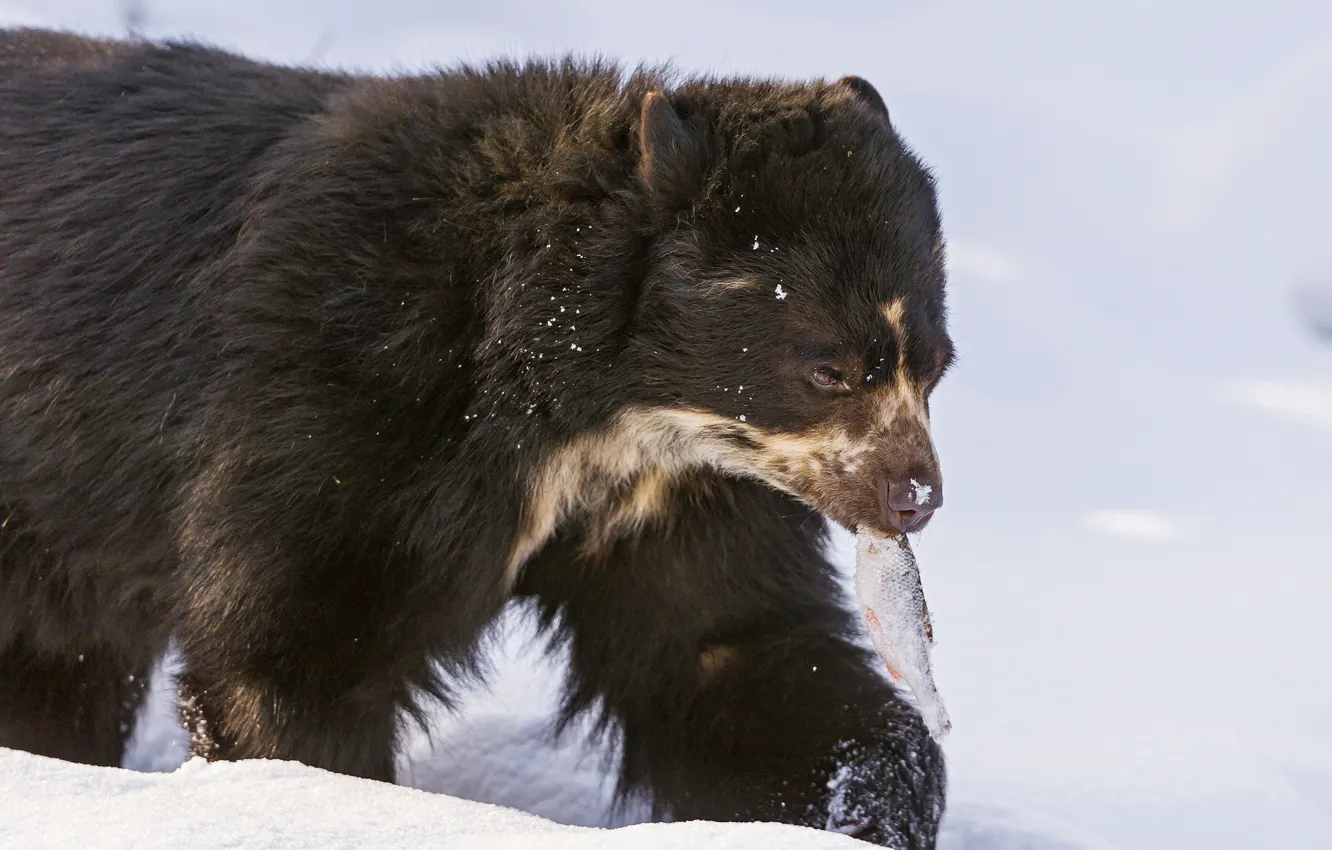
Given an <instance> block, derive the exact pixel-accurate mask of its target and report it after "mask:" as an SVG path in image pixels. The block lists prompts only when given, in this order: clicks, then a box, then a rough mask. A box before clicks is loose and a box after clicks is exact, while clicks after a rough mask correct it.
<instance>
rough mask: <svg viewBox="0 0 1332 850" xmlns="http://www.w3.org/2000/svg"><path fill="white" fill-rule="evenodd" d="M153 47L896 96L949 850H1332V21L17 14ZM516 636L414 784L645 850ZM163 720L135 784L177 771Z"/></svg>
mask: <svg viewBox="0 0 1332 850" xmlns="http://www.w3.org/2000/svg"><path fill="white" fill-rule="evenodd" d="M136 10H137V11H136ZM129 12H133V14H127V13H129ZM128 19H132V21H133V26H135V27H138V28H139V29H141V30H142V31H143V32H144V33H145V34H147V35H149V36H151V37H165V36H181V35H190V36H195V37H198V38H201V39H204V40H206V41H209V42H212V43H214V44H217V45H220V46H224V47H228V48H233V49H236V50H239V51H242V52H245V53H247V54H250V55H253V56H257V57H264V58H269V59H274V60H279V61H285V62H292V63H316V64H325V65H337V66H344V67H345V66H352V67H356V68H360V69H364V70H376V71H396V70H409V69H421V68H425V67H428V66H429V65H430V64H432V63H445V64H447V63H449V62H453V61H456V60H460V59H470V60H480V59H485V58H487V57H490V56H494V55H496V54H507V55H514V54H530V53H542V54H546V53H553V52H564V51H568V50H576V51H580V52H599V53H604V54H607V55H611V56H616V57H619V58H622V59H624V60H625V61H627V62H635V61H639V60H652V61H655V60H661V59H672V60H674V61H675V62H676V63H677V65H678V66H679V67H681V68H682V69H685V70H691V71H708V72H716V73H724V74H731V73H748V74H761V75H780V76H786V77H809V76H830V77H836V76H840V75H843V74H859V75H862V76H864V77H867V78H868V79H869V80H871V81H872V82H873V83H874V84H875V85H876V86H877V87H878V88H879V90H880V91H881V92H882V93H883V94H884V96H885V99H886V100H887V101H888V103H889V106H890V109H891V110H892V113H893V118H894V122H895V123H896V124H897V126H898V127H899V129H900V130H901V131H902V132H903V134H904V135H905V136H906V138H907V139H908V140H909V142H910V143H911V144H912V145H913V146H914V147H915V148H916V149H917V150H918V151H919V152H920V153H921V154H922V155H923V156H924V158H925V159H926V160H927V161H929V162H930V163H931V164H932V165H933V166H934V168H935V169H936V170H937V173H938V176H939V180H940V185H941V191H942V204H943V212H944V217H945V224H946V228H947V232H948V234H949V241H950V273H951V292H952V295H951V300H952V310H953V330H954V335H955V338H956V340H957V342H958V347H959V350H960V352H961V360H960V363H959V365H958V368H957V369H956V371H955V372H954V373H953V375H952V376H951V377H950V378H949V379H948V380H947V381H946V382H945V383H944V386H943V387H942V388H941V389H940V390H939V393H938V395H937V401H936V402H935V405H934V420H935V426H936V435H937V439H938V442H939V447H940V450H941V453H942V456H943V459H944V469H945V474H946V476H947V478H948V493H949V496H948V498H949V502H948V505H947V507H946V508H945V509H944V510H943V511H942V512H941V514H940V516H939V517H938V518H937V520H936V521H935V523H934V524H933V525H932V526H931V527H930V529H929V531H928V532H927V533H926V535H925V536H924V539H923V540H922V541H921V543H920V545H919V547H918V553H919V555H920V559H921V563H922V568H923V570H924V579H925V586H926V591H927V592H928V594H929V596H930V608H931V612H932V613H933V614H934V618H935V629H936V634H937V635H938V637H939V648H938V652H937V660H936V665H937V672H938V676H939V683H940V687H941V689H942V691H943V693H944V695H945V696H946V698H947V699H948V702H949V708H950V710H951V712H952V715H953V719H954V732H953V735H952V737H950V738H949V740H948V742H947V747H946V749H947V753H948V758H949V762H950V767H951V779H952V794H951V809H950V815H949V818H948V822H947V828H946V834H945V840H944V842H943V843H944V846H945V847H947V848H951V849H952V850H958V849H959V848H973V850H981V849H982V848H987V849H988V850H1015V848H1027V850H1053V849H1054V848H1124V850H1128V848H1133V850H1138V849H1139V848H1142V850H1151V848H1162V850H1164V848H1171V850H1179V848H1208V850H1230V849H1231V848H1235V849H1236V850H1238V848H1270V847H1282V848H1289V850H1302V848H1310V849H1311V850H1312V848H1327V847H1332V668H1330V667H1329V664H1328V659H1329V658H1330V657H1332V569H1329V567H1332V511H1330V510H1329V509H1330V508H1332V238H1329V237H1330V236H1332V234H1330V233H1329V230H1330V229H1332V227H1330V226H1332V154H1330V153H1329V152H1332V4H1327V3H1325V2H1321V0H1268V2H1264V3H1241V2H1233V0H1210V2H1203V0H1170V1H1169V2H1167V1H1166V0H1118V2H1114V3H1090V2H1083V3H1068V2H1059V0H1009V2H1004V3H990V2H984V0H955V1H953V2H950V0H938V2H931V3H920V2H913V3H904V2H896V0H875V2H855V3H810V2H794V0H767V2H764V3H761V4H759V3H754V4H746V3H720V2H716V0H709V1H708V2H700V0H675V1H674V2H671V3H669V4H660V3H658V4H646V3H644V4H634V3H627V2H620V3H610V2H606V0H584V2H530V0H529V2H524V0H488V2H485V3H472V2H466V3H464V2H440V0H431V2H425V1H424V0H377V1H376V2H373V3H365V2H351V0H287V2H281V3H277V2H272V0H266V2H257V0H227V2H221V0H172V1H171V2H167V0H157V2H146V3H132V4H126V3H116V2H114V0H0V24H5V25H11V24H32V25H49V26H59V27H65V28H71V29H76V30H80V31H84V32H89V33H102V34H123V33H124V32H125V31H126V27H127V20H128ZM0 121H3V116H0ZM1320 335H1321V336H1320ZM842 545H843V549H842V551H843V552H844V554H845V553H849V549H847V548H846V547H845V541H842ZM514 626H515V631H514V637H513V638H511V639H510V640H508V641H506V642H504V644H503V652H502V653H501V655H502V656H503V657H504V659H507V660H503V659H502V663H501V673H500V675H499V676H498V677H497V678H496V681H495V683H494V687H493V688H492V689H491V691H490V692H488V693H477V694H475V695H473V697H472V698H470V700H469V702H468V703H467V704H466V705H465V706H464V710H465V711H466V715H465V716H464V717H462V718H461V719H458V718H451V717H445V716H442V717H441V718H440V728H439V731H438V734H437V735H436V736H435V738H434V739H433V740H426V739H424V738H421V739H419V740H415V741H413V742H412V744H411V746H410V747H409V749H408V752H407V753H406V754H405V755H404V763H403V775H402V778H403V781H404V782H407V783H410V784H415V785H417V786H418V787H422V788H427V789H429V790H437V791H444V792H448V793H451V794H455V795H459V796H463V797H468V798H471V799H476V800H482V801H489V802H498V803H503V804H507V805H512V806H515V807H518V808H524V809H527V810H529V811H533V812H536V813H538V814H542V815H545V816H547V817H550V818H553V819H556V820H561V821H564V822H568V823H584V824H607V823H623V822H626V821H632V820H633V819H634V818H635V817H636V815H635V813H634V812H632V811H630V812H622V813H618V814H614V815H612V814H609V813H608V812H607V810H606V796H605V792H604V788H602V787H601V786H600V777H601V762H600V761H599V754H598V753H597V752H596V750H595V748H593V747H591V746H584V744H583V742H580V741H578V740H576V739H574V740H571V741H566V742H564V743H563V744H560V745H555V744H553V743H551V742H549V741H548V739H547V737H546V734H545V726H544V718H545V712H546V711H547V710H548V708H549V705H550V700H551V699H552V694H553V693H554V692H555V690H556V688H557V686H558V677H559V671H558V668H555V667H551V666H549V665H545V664H543V663H541V662H540V661H539V660H537V654H536V652H535V651H534V650H532V649H530V648H528V647H527V646H526V645H525V644H524V642H523V640H522V631H523V630H522V623H521V622H519V621H518V620H516V619H515V621H514ZM163 693H165V692H163ZM165 702H166V701H165V700H164V699H159V700H157V701H156V702H155V703H154V706H153V712H155V714H154V719H153V720H152V721H151V722H150V723H148V724H145V725H144V728H143V729H142V730H141V734H140V736H139V741H138V746H137V747H136V749H135V752H134V754H133V755H132V757H131V758H130V760H129V765H128V766H132V767H139V768H144V767H147V768H159V769H170V768H171V767H174V766H175V764H177V763H178V762H179V760H180V758H181V755H180V750H179V741H178V739H177V738H176V737H174V735H173V730H172V728H171V725H170V723H169V722H167V720H166V719H164V718H167V717H168V715H167V713H166V708H165ZM0 831H2V830H0ZM580 846H581V845H580ZM589 846H590V845H589ZM598 846H600V845H598ZM625 846H629V845H628V844H626V845H625ZM672 846H674V845H672ZM682 846H683V845H682ZM728 846H741V845H740V844H735V845H728ZM765 846H766V845H765Z"/></svg>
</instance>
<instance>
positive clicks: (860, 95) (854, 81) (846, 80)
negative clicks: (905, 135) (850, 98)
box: [837, 77, 889, 121]
mask: <svg viewBox="0 0 1332 850" xmlns="http://www.w3.org/2000/svg"><path fill="white" fill-rule="evenodd" d="M837 85H839V86H841V87H842V88H844V89H850V90H851V93H852V94H854V95H855V96H856V99H857V100H859V101H860V102H861V103H863V104H865V105H866V106H868V107H869V108H870V109H873V110H874V111H875V112H877V113H879V114H880V115H882V116H883V120H884V121H888V120H889V118H888V104H886V103H884V102H883V97H881V96H880V95H879V92H878V90H877V89H875V88H874V86H872V85H870V81H869V80H867V79H865V78H864V77H842V78H841V79H840V80H838V81H837Z"/></svg>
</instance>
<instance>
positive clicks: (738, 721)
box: [520, 477, 945, 850]
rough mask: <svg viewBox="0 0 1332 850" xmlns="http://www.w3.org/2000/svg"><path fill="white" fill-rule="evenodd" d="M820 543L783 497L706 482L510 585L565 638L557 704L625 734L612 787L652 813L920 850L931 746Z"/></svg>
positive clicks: (939, 804)
mask: <svg viewBox="0 0 1332 850" xmlns="http://www.w3.org/2000/svg"><path fill="white" fill-rule="evenodd" d="M823 538H824V524H823V522H822V520H821V519H820V518H818V517H817V516H815V515H813V514H811V513H810V512H809V511H808V510H807V509H806V508H804V507H802V506H800V505H799V504H797V503H795V502H794V501H793V500H791V499H789V498H787V497H785V496H781V495H779V494H777V493H775V492H773V491H770V490H767V489H766V488H763V487H761V486H759V485H756V484H750V483H747V482H737V481H729V480H725V479H721V478H716V477H709V478H708V479H707V480H700V481H695V482H693V483H691V484H687V485H682V489H681V491H680V492H679V494H678V498H676V499H675V500H674V503H673V508H672V511H671V512H670V513H669V515H667V516H663V517H661V518H660V519H659V520H658V521H656V522H654V523H651V524H649V525H648V526H646V527H645V528H644V529H643V530H642V531H641V532H640V533H639V534H638V535H636V536H635V537H633V538H629V539H621V540H620V541H619V542H617V543H615V544H613V545H612V546H610V547H609V548H607V549H605V550H603V551H602V552H600V553H597V554H589V553H588V551H587V549H586V547H583V546H580V544H579V543H578V541H577V540H576V539H575V538H574V536H568V537H567V538H565V539H563V540H561V541H557V542H556V543H554V544H552V545H551V546H550V547H549V548H548V550H547V551H545V552H543V553H542V555H541V556H540V557H539V558H538V559H537V560H536V561H534V562H533V563H532V564H530V565H529V568H528V570H527V572H526V574H525V576H524V579H523V582H522V585H521V586H520V590H521V591H522V592H524V593H528V594H531V595H534V596H536V597H537V599H538V600H539V604H540V605H541V606H542V608H543V610H544V612H545V614H546V615H547V617H548V618H549V620H550V621H551V622H555V621H557V620H558V622H559V624H560V626H559V628H560V630H561V633H562V635H563V637H564V638H565V639H566V640H567V642H568V644H569V647H570V650H571V668H572V669H571V682H570V692H569V695H568V702H567V711H568V712H569V713H571V714H572V713H576V712H579V711H583V710H593V711H596V710H601V711H604V712H606V715H607V718H606V719H608V720H613V721H614V722H616V723H617V725H618V726H619V728H620V730H621V732H622V733H623V746H624V753H623V763H622V767H621V786H620V790H621V792H622V793H625V794H635V793H640V794H650V795H651V798H652V801H653V804H654V806H655V809H656V811H657V813H658V815H659V816H661V817H671V818H674V819H706V820H720V821H752V820H770V821H783V822H787V823H794V824H801V825H805V826H809V827H813V828H816V829H833V830H837V831H841V832H848V833H851V834H854V835H857V836H858V837H859V838H861V839H863V840H867V841H871V842H873V843H876V844H880V845H882V846H886V847H899V848H913V850H914V848H932V847H934V846H935V836H936V833H937V831H938V826H939V820H940V817H941V816H942V813H943V808H944V786H945V776H944V762H943V756H942V753H941V751H940V749H939V747H938V746H937V745H936V744H935V743H934V741H933V740H932V739H931V738H930V737H929V735H928V733H927V732H926V730H925V726H924V724H923V722H922V721H921V719H920V716H919V715H918V714H917V713H916V711H915V710H914V709H913V708H911V707H910V706H908V705H907V704H906V703H905V702H903V701H902V699H901V698H899V697H898V695H897V693H896V692H895V691H894V689H893V688H892V686H891V685H890V684H888V683H887V681H886V680H885V678H884V677H883V676H882V675H880V674H879V672H878V667H877V665H878V661H877V660H876V659H874V658H873V657H872V656H871V655H870V654H869V653H868V652H866V651H865V650H863V649H861V648H860V647H859V646H857V645H856V644H855V643H854V641H853V635H854V634H856V632H857V631H858V629H859V623H858V620H857V618H856V617H855V615H854V614H852V613H851V612H850V611H849V610H848V606H847V605H846V604H845V600H844V599H843V598H842V594H841V592H840V590H839V588H838V585H837V581H836V576H835V570H834V568H833V566H832V565H831V564H829V563H828V561H827V559H826V557H825V556H824V553H823V543H824V539H823Z"/></svg>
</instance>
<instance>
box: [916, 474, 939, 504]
mask: <svg viewBox="0 0 1332 850" xmlns="http://www.w3.org/2000/svg"><path fill="white" fill-rule="evenodd" d="M911 487H912V488H913V489H912V492H913V493H914V494H915V498H916V504H918V505H923V504H925V503H926V502H928V501H929V500H930V496H931V495H932V494H933V493H934V488H933V487H931V486H930V485H928V484H921V483H920V482H919V481H917V480H916V479H914V478H912V479H911Z"/></svg>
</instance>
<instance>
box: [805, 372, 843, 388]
mask: <svg viewBox="0 0 1332 850" xmlns="http://www.w3.org/2000/svg"><path fill="white" fill-rule="evenodd" d="M809 380H810V383H812V384H813V385H814V386H816V387H818V388H819V389H821V390H835V389H841V388H842V387H844V386H845V378H844V377H843V375H842V373H841V372H840V371H839V370H837V369H834V368H833V367H831V366H820V367H819V368H817V369H815V370H814V371H813V372H812V373H811V374H810V376H809Z"/></svg>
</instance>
